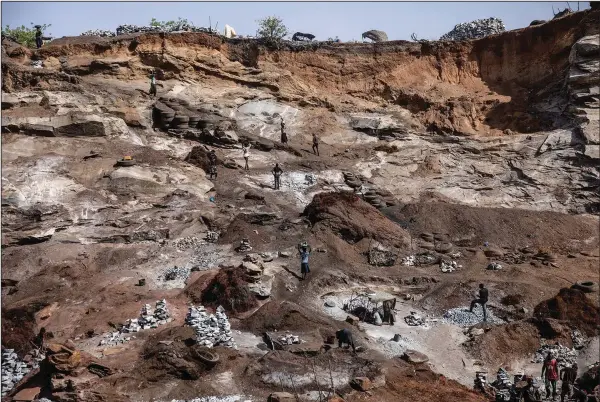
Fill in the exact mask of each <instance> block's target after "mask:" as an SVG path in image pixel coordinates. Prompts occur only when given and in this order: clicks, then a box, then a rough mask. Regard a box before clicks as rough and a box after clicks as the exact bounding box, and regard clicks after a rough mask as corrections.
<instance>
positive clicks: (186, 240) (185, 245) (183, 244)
mask: <svg viewBox="0 0 600 402" xmlns="http://www.w3.org/2000/svg"><path fill="white" fill-rule="evenodd" d="M205 243H206V242H205V241H204V239H201V238H199V237H196V236H188V237H182V238H180V239H175V240H173V243H172V244H173V246H175V247H176V248H177V249H178V250H187V249H189V248H197V247H199V246H201V245H203V244H205Z"/></svg>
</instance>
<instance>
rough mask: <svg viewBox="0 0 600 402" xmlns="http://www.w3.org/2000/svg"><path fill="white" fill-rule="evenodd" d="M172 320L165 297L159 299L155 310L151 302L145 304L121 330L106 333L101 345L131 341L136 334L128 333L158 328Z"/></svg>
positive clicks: (113, 344)
mask: <svg viewBox="0 0 600 402" xmlns="http://www.w3.org/2000/svg"><path fill="white" fill-rule="evenodd" d="M171 321H172V318H171V314H170V313H169V309H168V308H167V301H166V300H165V299H162V300H157V301H156V305H155V308H154V310H152V307H151V306H150V305H149V304H145V305H144V306H143V307H142V310H141V313H140V316H139V317H138V318H131V319H129V320H127V322H126V323H125V325H123V326H122V327H121V329H120V330H119V331H115V332H109V333H108V334H106V335H105V337H104V339H102V340H101V341H100V345H99V346H107V345H111V346H115V345H118V344H122V343H125V342H129V341H130V340H131V339H135V336H127V334H131V333H135V332H139V331H142V330H146V329H151V328H158V326H159V325H165V324H167V323H169V322H171Z"/></svg>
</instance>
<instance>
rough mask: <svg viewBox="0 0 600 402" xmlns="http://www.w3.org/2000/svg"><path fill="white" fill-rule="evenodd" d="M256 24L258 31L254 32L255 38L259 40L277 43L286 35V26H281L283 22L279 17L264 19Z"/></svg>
mask: <svg viewBox="0 0 600 402" xmlns="http://www.w3.org/2000/svg"><path fill="white" fill-rule="evenodd" d="M257 22H258V30H257V31H256V36H257V37H259V38H261V39H267V40H269V41H272V42H279V41H280V40H282V39H283V38H284V37H285V36H286V35H287V34H288V30H287V28H286V26H285V25H283V20H282V19H281V18H279V17H275V16H272V17H266V18H263V19H262V20H258V21H257Z"/></svg>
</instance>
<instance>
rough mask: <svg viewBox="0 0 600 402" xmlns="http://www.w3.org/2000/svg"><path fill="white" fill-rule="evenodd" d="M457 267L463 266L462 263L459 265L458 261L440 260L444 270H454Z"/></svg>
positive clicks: (441, 267)
mask: <svg viewBox="0 0 600 402" xmlns="http://www.w3.org/2000/svg"><path fill="white" fill-rule="evenodd" d="M457 268H462V265H458V263H457V262H456V261H445V260H440V269H441V270H442V272H444V273H445V272H454V271H456V269H457Z"/></svg>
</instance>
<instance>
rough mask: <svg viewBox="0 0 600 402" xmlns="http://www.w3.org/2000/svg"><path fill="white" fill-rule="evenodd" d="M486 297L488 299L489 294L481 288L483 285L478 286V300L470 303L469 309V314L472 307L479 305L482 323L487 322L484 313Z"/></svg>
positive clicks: (485, 313)
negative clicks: (481, 311)
mask: <svg viewBox="0 0 600 402" xmlns="http://www.w3.org/2000/svg"><path fill="white" fill-rule="evenodd" d="M488 297H489V292H488V290H487V289H486V288H485V287H484V286H483V283H480V284H479V298H477V299H475V300H473V301H471V308H470V309H469V312H471V313H472V312H473V307H475V305H476V304H481V308H483V321H487V311H486V307H485V305H486V303H487V302H488Z"/></svg>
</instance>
